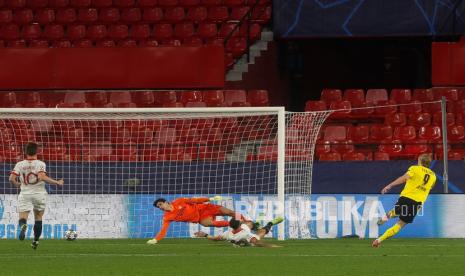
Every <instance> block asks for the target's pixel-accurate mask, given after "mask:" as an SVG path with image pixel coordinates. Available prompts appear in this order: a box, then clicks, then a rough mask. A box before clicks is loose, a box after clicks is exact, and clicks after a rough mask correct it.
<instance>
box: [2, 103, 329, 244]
mask: <svg viewBox="0 0 465 276" xmlns="http://www.w3.org/2000/svg"><path fill="white" fill-rule="evenodd" d="M330 113H331V111H326V112H313V113H310V112H305V113H304V112H301V113H292V112H286V111H285V110H284V108H283V107H238V108H168V109H167V108H122V109H113V108H78V109H75V108H59V109H53V108H34V109H30V108H15V109H1V110H0V129H1V131H2V136H1V137H0V138H1V139H2V141H1V142H2V143H1V146H0V157H1V159H2V160H0V161H1V162H0V163H1V164H2V170H3V173H4V175H8V174H9V171H10V170H11V169H12V167H13V166H14V163H15V162H17V161H19V160H21V159H22V158H23V153H22V147H23V145H24V144H25V143H26V142H28V141H35V142H37V143H38V144H39V145H40V152H39V159H41V160H43V161H44V162H45V163H46V164H47V168H48V169H47V171H48V173H49V174H50V176H51V177H53V178H64V179H65V183H66V184H65V186H63V187H54V186H50V187H49V188H48V189H49V197H48V204H47V210H46V214H45V218H44V223H45V224H46V225H45V226H44V237H45V238H62V235H63V233H64V232H65V231H66V230H67V229H69V228H74V229H76V230H77V232H78V233H79V236H80V237H83V238H126V237H129V238H149V237H152V236H153V235H154V234H156V232H157V231H158V230H159V229H160V226H161V216H162V214H161V212H160V211H159V210H155V209H153V207H152V203H153V200H154V199H156V198H157V197H165V198H166V199H167V200H172V199H174V198H176V197H181V196H196V197H198V196H203V195H216V194H220V195H223V197H224V200H223V201H222V202H220V203H219V204H221V205H223V206H225V207H228V208H230V209H235V210H236V211H238V212H244V215H245V216H246V217H249V218H251V219H253V220H257V219H263V216H264V214H263V213H265V217H266V219H268V218H272V217H276V216H284V217H286V222H285V223H283V224H280V225H279V228H278V227H276V229H275V231H273V235H272V236H273V237H276V238H279V239H285V238H310V237H311V232H312V230H311V224H310V222H309V221H303V220H302V219H300V218H298V219H295V218H294V219H291V216H290V213H298V211H299V210H298V209H299V208H301V206H298V205H295V204H293V203H292V200H291V199H292V198H297V197H295V196H296V195H298V196H299V197H298V198H299V199H302V198H306V199H307V200H308V201H310V197H309V196H310V194H311V174H312V166H313V156H314V149H315V142H316V139H317V134H318V132H319V130H320V127H321V125H322V124H323V122H324V120H325V119H326V118H327V117H328V116H329V114H330ZM3 181H4V183H3V185H2V187H3V188H1V189H2V190H0V203H2V206H3V207H2V216H3V221H4V222H2V223H4V224H5V226H4V227H6V228H7V227H10V230H11V231H9V233H10V234H8V235H9V236H8V237H7V235H5V237H6V238H14V237H13V236H14V233H15V232H16V231H17V229H16V228H15V227H17V226H16V224H17V211H16V206H17V199H16V194H17V193H18V190H17V189H15V188H13V187H12V186H11V185H10V184H9V183H7V181H8V180H7V178H4V180H3ZM270 202H271V203H270ZM270 204H271V206H270ZM299 204H300V203H299ZM240 208H243V209H240ZM288 218H290V220H289V221H288V220H287V219H288ZM218 219H222V218H218ZM29 223H32V221H31V218H30V221H29ZM303 224H306V225H303ZM0 227H1V225H0ZM199 229H202V230H208V231H210V233H212V234H215V233H218V231H222V230H223V229H221V228H220V229H218V228H216V229H213V228H209V229H205V228H202V227H200V226H198V225H190V226H188V225H187V224H186V223H173V224H172V225H171V227H170V231H169V232H168V237H182V238H184V237H190V236H192V234H193V232H195V231H198V230H199ZM302 229H303V230H302ZM11 233H13V234H11ZM5 237H3V238H5ZM0 238H2V237H0Z"/></svg>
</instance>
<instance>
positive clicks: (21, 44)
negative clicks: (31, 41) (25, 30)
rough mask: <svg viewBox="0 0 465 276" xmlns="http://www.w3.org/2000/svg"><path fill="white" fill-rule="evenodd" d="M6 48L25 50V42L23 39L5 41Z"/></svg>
mask: <svg viewBox="0 0 465 276" xmlns="http://www.w3.org/2000/svg"><path fill="white" fill-rule="evenodd" d="M6 45H7V47H9V48H26V40H24V39H15V40H10V41H7V44H6Z"/></svg>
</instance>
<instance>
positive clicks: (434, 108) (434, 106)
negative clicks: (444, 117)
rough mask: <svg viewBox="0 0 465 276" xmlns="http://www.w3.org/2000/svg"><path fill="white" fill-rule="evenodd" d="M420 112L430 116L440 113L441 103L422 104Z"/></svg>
mask: <svg viewBox="0 0 465 276" xmlns="http://www.w3.org/2000/svg"><path fill="white" fill-rule="evenodd" d="M422 110H423V112H427V113H430V114H434V113H436V112H440V111H441V103H440V102H437V103H424V104H422Z"/></svg>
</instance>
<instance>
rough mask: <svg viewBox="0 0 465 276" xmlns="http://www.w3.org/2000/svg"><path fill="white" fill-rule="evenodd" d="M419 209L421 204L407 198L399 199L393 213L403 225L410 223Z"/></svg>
mask: <svg viewBox="0 0 465 276" xmlns="http://www.w3.org/2000/svg"><path fill="white" fill-rule="evenodd" d="M420 209H421V202H418V201H415V200H413V199H410V198H408V197H403V196H401V197H399V199H398V200H397V202H396V205H395V206H394V211H395V212H396V215H398V216H399V219H400V220H401V221H403V222H405V223H412V222H413V219H414V218H415V216H416V215H417V213H418V211H419V210H420Z"/></svg>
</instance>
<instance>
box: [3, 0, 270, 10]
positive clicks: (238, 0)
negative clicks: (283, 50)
mask: <svg viewBox="0 0 465 276" xmlns="http://www.w3.org/2000/svg"><path fill="white" fill-rule="evenodd" d="M270 2H271V1H270V0H114V1H113V0H4V1H2V2H0V8H1V7H7V8H12V9H18V8H32V9H37V8H46V7H51V8H63V7H75V8H86V7H97V8H104V7H112V6H115V7H120V8H127V7H155V6H161V7H175V6H184V7H191V6H199V5H204V6H220V5H226V6H228V7H235V6H243V5H248V6H253V5H256V4H258V5H266V4H269V3H270Z"/></svg>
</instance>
